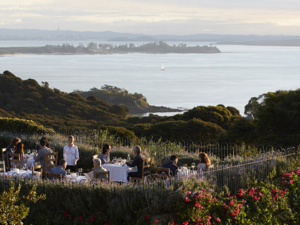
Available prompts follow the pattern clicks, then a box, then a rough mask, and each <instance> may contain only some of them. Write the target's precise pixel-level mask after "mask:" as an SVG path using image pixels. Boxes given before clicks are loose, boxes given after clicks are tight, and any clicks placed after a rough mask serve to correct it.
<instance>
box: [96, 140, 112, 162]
mask: <svg viewBox="0 0 300 225" xmlns="http://www.w3.org/2000/svg"><path fill="white" fill-rule="evenodd" d="M110 150H111V146H110V145H109V144H104V145H103V149H102V153H100V154H99V155H98V158H99V159H100V160H101V165H104V164H105V163H111V162H110V156H109V152H110Z"/></svg>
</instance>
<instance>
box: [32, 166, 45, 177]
mask: <svg viewBox="0 0 300 225" xmlns="http://www.w3.org/2000/svg"><path fill="white" fill-rule="evenodd" d="M37 169H38V170H39V171H36V170H37ZM42 174H43V168H42V166H41V165H38V166H33V167H32V177H34V176H36V175H41V177H42Z"/></svg>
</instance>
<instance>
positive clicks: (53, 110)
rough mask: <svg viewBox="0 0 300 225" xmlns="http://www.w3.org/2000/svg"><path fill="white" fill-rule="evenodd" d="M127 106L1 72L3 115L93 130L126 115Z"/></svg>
mask: <svg viewBox="0 0 300 225" xmlns="http://www.w3.org/2000/svg"><path fill="white" fill-rule="evenodd" d="M128 112H129V110H128V108H127V107H125V106H121V105H113V106H111V105H110V104H108V103H106V102H104V101H100V100H98V99H96V98H92V99H85V98H83V97H82V96H80V95H79V94H75V93H70V94H68V93H64V92H61V91H60V90H58V89H56V88H54V89H51V88H49V84H48V83H47V82H44V83H43V84H42V85H39V84H38V83H37V82H36V81H35V80H33V79H28V80H22V79H20V78H18V77H16V76H15V75H14V74H12V73H10V72H9V71H5V72H4V73H3V74H0V117H10V118H13V117H18V118H22V119H29V120H34V121H35V122H38V123H40V124H43V125H45V126H47V127H52V128H60V129H80V130H81V129H92V128H97V127H98V126H101V125H103V124H110V123H116V124H118V123H119V122H120V120H122V119H125V118H126V117H127V114H128Z"/></svg>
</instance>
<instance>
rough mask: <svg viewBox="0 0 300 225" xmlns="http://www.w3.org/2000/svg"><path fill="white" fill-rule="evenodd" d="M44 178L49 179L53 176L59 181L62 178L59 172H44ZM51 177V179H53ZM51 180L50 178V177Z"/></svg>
mask: <svg viewBox="0 0 300 225" xmlns="http://www.w3.org/2000/svg"><path fill="white" fill-rule="evenodd" d="M45 175H46V178H47V179H49V180H50V179H51V178H54V179H59V180H60V181H61V180H62V175H61V174H55V173H46V174H45ZM54 179H53V180H54ZM51 180H52V179H51Z"/></svg>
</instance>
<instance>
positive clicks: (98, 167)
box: [93, 159, 107, 178]
mask: <svg viewBox="0 0 300 225" xmlns="http://www.w3.org/2000/svg"><path fill="white" fill-rule="evenodd" d="M93 166H94V171H93V172H94V174H93V177H95V172H105V171H107V170H106V169H105V168H103V167H102V166H101V160H100V159H94V160H93ZM96 178H106V175H105V174H104V175H98V176H97V177H96Z"/></svg>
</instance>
